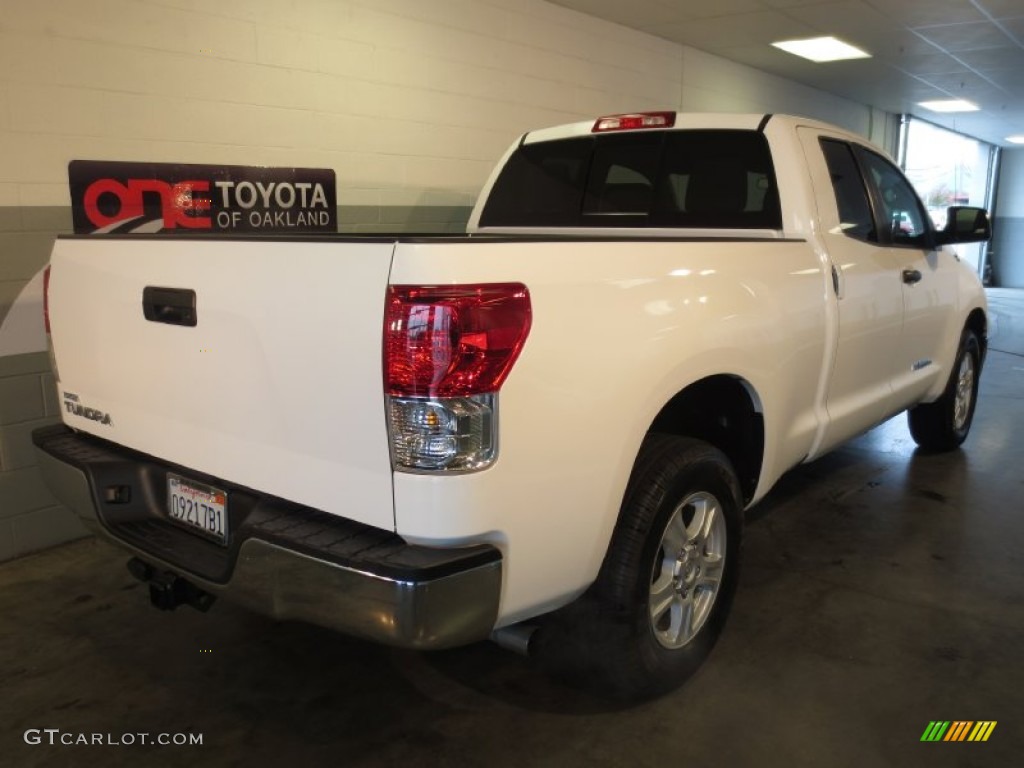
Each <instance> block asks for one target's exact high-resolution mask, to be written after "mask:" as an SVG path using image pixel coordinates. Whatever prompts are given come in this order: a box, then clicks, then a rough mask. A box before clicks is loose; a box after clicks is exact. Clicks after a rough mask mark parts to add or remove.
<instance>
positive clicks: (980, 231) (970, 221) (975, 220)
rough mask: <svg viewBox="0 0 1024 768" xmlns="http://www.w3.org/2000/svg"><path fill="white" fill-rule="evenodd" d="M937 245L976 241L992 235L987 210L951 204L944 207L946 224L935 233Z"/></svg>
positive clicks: (989, 237)
mask: <svg viewBox="0 0 1024 768" xmlns="http://www.w3.org/2000/svg"><path fill="white" fill-rule="evenodd" d="M936 235H937V240H938V244H939V245H946V244H947V243H977V242H980V241H982V240H989V239H991V237H992V224H991V222H990V221H989V219H988V211H986V210H985V209H984V208H973V207H971V206H967V205H953V206H950V207H949V208H947V209H946V226H945V227H943V228H942V229H941V230H939V231H938V232H937V233H936Z"/></svg>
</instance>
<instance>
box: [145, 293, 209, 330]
mask: <svg viewBox="0 0 1024 768" xmlns="http://www.w3.org/2000/svg"><path fill="white" fill-rule="evenodd" d="M142 313H143V314H144V315H145V316H146V319H147V320H149V321H151V322H154V323H167V324H168V325H186V326H189V327H194V326H195V324H196V292H195V291H193V290H192V289H191V288H157V287H156V286H152V285H147V286H146V287H145V288H143V289H142Z"/></svg>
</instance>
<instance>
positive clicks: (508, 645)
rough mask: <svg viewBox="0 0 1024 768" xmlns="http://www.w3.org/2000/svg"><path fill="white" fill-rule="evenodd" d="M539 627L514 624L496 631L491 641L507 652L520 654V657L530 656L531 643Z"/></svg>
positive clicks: (492, 634)
mask: <svg viewBox="0 0 1024 768" xmlns="http://www.w3.org/2000/svg"><path fill="white" fill-rule="evenodd" d="M536 631H537V627H536V625H534V624H512V625H511V626H508V627H502V628H501V629H496V630H494V632H492V633H491V640H492V641H493V642H495V643H497V644H498V645H499V646H501V647H502V648H504V649H505V650H506V651H512V652H513V653H518V654H519V655H520V656H529V655H530V641H531V640H532V639H533V635H534V633H535V632H536Z"/></svg>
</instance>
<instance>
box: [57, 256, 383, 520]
mask: <svg viewBox="0 0 1024 768" xmlns="http://www.w3.org/2000/svg"><path fill="white" fill-rule="evenodd" d="M295 245H296V244H295V243H294V242H289V241H285V240H281V241H261V242H253V241H248V242H238V241H227V240H200V239H192V238H181V239H177V238H175V239H170V238H144V239H136V238H129V239H120V238H117V239H114V238H112V239H107V238H88V239H87V238H77V239H60V240H58V241H57V243H56V245H55V247H54V252H53V259H52V262H51V266H52V269H51V275H50V286H49V308H50V310H49V311H50V327H51V331H52V337H51V338H52V342H53V346H54V350H55V352H56V357H57V360H58V366H59V370H58V371H57V374H58V378H59V384H58V396H59V398H60V401H61V410H62V414H63V418H64V422H65V423H66V424H67V425H68V426H70V427H73V428H75V429H78V430H81V431H84V432H89V433H91V434H94V435H96V436H98V437H102V438H106V439H108V440H111V441H113V442H116V443H119V444H121V445H123V446H126V447H128V448H132V449H135V450H138V451H141V452H143V453H146V454H149V455H151V456H154V457H156V458H159V459H163V460H165V461H169V462H173V463H176V464H179V465H181V466H183V467H192V468H196V469H197V470H201V471H202V472H203V473H204V474H207V475H213V476H214V477H219V478H223V479H224V480H226V481H228V482H230V483H236V484H239V485H244V486H247V487H249V488H252V489H254V490H258V491H262V492H264V493H269V494H273V495H276V496H281V497H283V498H286V499H289V500H291V501H294V502H298V503H300V504H305V505H308V506H311V507H314V508H317V509H322V510H324V511H326V512H330V513H334V514H338V515H341V516H344V517H347V518H349V519H352V520H357V521H359V522H363V523H366V524H368V525H373V526H377V527H381V528H386V529H392V528H393V527H394V505H393V501H392V490H391V464H390V457H389V453H388V442H387V432H386V424H385V415H384V400H383V384H382V371H381V335H382V324H383V314H384V301H385V293H386V290H387V283H388V274H389V270H390V267H391V260H392V252H393V250H394V244H393V243H392V242H388V241H376V242H374V241H371V242H367V241H365V240H364V241H362V242H358V243H356V242H345V241H338V240H330V241H327V240H325V241H323V242H308V241H307V242H303V244H302V247H300V248H296V247H295ZM147 287H149V288H155V289H172V291H171V292H170V293H167V292H161V291H156V292H155V294H154V292H153V291H150V293H149V298H150V305H151V310H150V315H151V319H147V317H146V316H145V311H144V298H143V297H144V292H145V291H146V288H147ZM188 291H194V292H195V325H194V326H192V325H188V318H187V317H181V316H179V315H178V313H177V312H176V311H175V310H173V309H171V310H169V311H166V312H163V313H161V310H160V307H159V306H156V311H155V313H154V305H159V304H160V303H161V302H164V301H166V300H167V297H168V296H171V297H175V296H177V297H182V296H184V297H188V296H189V294H188ZM172 303H173V299H172ZM182 323H184V324H182Z"/></svg>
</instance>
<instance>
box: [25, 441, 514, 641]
mask: <svg viewBox="0 0 1024 768" xmlns="http://www.w3.org/2000/svg"><path fill="white" fill-rule="evenodd" d="M33 441H34V443H35V445H36V452H37V455H38V459H39V466H40V468H41V471H42V473H43V477H44V479H45V481H46V483H47V485H48V486H49V488H50V490H51V491H52V492H53V494H54V495H55V496H56V497H57V498H58V499H59V500H60V501H61V502H62V503H63V504H65V505H66V506H68V507H69V508H70V509H72V510H73V511H74V512H75V513H76V514H77V515H78V516H79V517H80V518H81V519H82V521H83V522H84V523H85V524H86V525H87V526H88V527H89V528H90V529H91V530H93V531H94V532H96V533H98V534H100V535H101V536H103V537H104V538H107V539H109V540H110V541H112V542H114V543H115V544H117V545H118V546H120V547H122V548H124V549H126V550H128V551H129V552H132V553H133V554H135V555H136V556H137V557H138V558H140V559H141V560H143V561H144V562H146V563H148V564H150V565H151V566H153V567H154V568H157V569H161V570H165V571H168V572H170V573H173V574H175V575H177V576H180V577H182V578H184V579H185V580H187V581H188V582H190V583H192V584H193V585H195V586H196V587H198V588H200V589H202V590H204V591H206V592H209V593H210V594H212V595H215V596H218V597H223V598H225V599H227V600H230V601H232V602H235V603H239V604H241V605H244V606H246V607H248V608H250V609H253V610H255V611H257V612H259V613H263V614H265V615H268V616H271V617H274V618H276V619H294V620H297V621H305V622H309V623H312V624H317V625H320V626H323V627H327V628H330V629H334V630H338V631H340V632H344V633H346V634H351V635H356V636H359V637H364V638H367V639H370V640H374V641H378V642H382V643H386V644H389V645H395V646H400V647H406V648H421V649H429V648H447V647H452V646H457V645H464V644H467V643H471V642H475V641H477V640H482V639H485V638H487V637H488V636H489V635H490V633H491V631H492V630H493V628H494V623H495V621H496V619H497V616H498V604H499V599H500V593H501V565H502V561H501V553H500V552H499V551H498V550H497V549H496V548H494V547H491V546H487V545H477V546H472V547H464V548H458V549H434V548H430V547H422V546H416V545H411V544H407V543H406V542H405V541H404V540H402V539H401V538H400V537H399V536H397V535H395V534H394V533H391V532H389V531H383V530H380V529H377V528H371V527H369V526H365V525H361V524H358V523H354V522H352V521H349V520H344V519H341V518H338V517H336V516H334V515H328V514H326V513H323V512H319V511H317V510H313V509H309V508H307V507H301V506H298V505H295V504H291V503H289V502H286V501H284V500H282V499H277V498H273V497H267V496H263V495H260V494H259V493H256V492H254V491H251V490H249V489H245V488H238V487H235V486H233V485H231V484H230V483H226V482H224V481H222V480H220V479H218V478H209V477H205V476H203V475H202V474H200V473H197V472H195V471H193V470H190V469H183V468H180V467H177V466H172V465H169V464H165V463H162V462H160V461H158V460H155V459H152V458H150V457H147V456H143V455H140V454H136V453H134V452H131V451H128V450H126V449H123V448H121V447H119V446H116V445H112V444H110V443H106V442H104V441H101V440H98V439H96V438H93V437H89V436H85V435H81V434H78V433H75V432H72V431H71V430H69V429H67V428H66V427H63V426H59V425H58V426H56V427H44V428H42V429H39V430H36V432H35V433H33ZM169 471H171V472H174V473H176V474H181V475H184V476H186V477H192V478H194V479H195V480H197V481H201V482H205V483H207V484H210V485H214V486H216V487H218V488H222V489H224V490H227V491H228V514H229V524H230V531H231V533H230V540H229V545H228V546H226V547H225V546H222V545H220V544H217V543H215V542H212V541H208V540H206V539H203V538H202V537H200V536H198V535H196V534H194V533H192V532H190V531H188V530H185V529H182V528H181V527H179V526H178V525H176V524H174V523H171V522H169V521H168V519H167V516H166V514H165V510H166V506H167V505H166V493H167V491H166V487H167V482H166V475H167V472H169Z"/></svg>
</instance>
